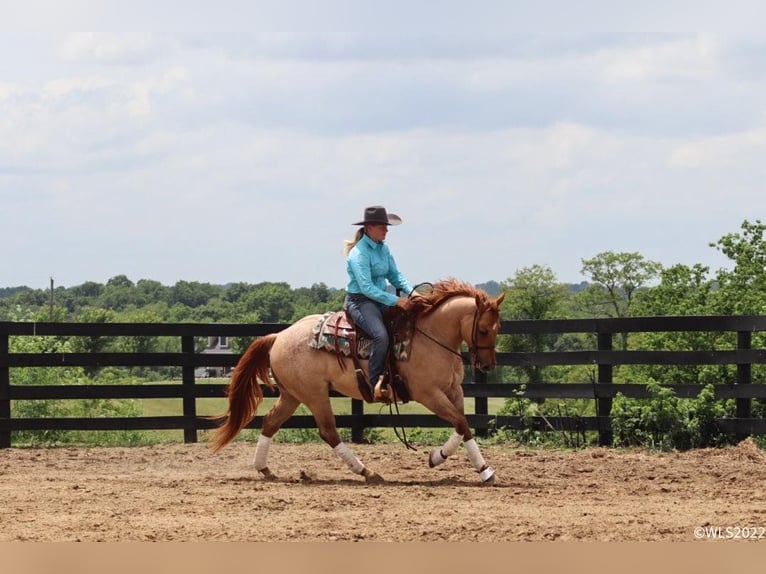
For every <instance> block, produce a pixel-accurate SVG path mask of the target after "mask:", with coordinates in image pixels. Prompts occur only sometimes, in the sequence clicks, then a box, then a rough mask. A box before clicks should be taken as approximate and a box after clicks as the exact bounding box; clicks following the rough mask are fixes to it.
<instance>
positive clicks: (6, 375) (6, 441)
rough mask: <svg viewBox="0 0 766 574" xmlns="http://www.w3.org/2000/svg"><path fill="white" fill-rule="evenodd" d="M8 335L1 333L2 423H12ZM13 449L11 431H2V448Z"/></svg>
mask: <svg viewBox="0 0 766 574" xmlns="http://www.w3.org/2000/svg"><path fill="white" fill-rule="evenodd" d="M8 350H9V345H8V333H0V421H7V422H8V423H9V424H10V422H11V368H10V367H9V363H10V361H9V357H8ZM10 447H11V429H10V426H9V427H8V428H7V429H3V430H0V448H10Z"/></svg>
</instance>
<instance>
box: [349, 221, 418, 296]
mask: <svg viewBox="0 0 766 574" xmlns="http://www.w3.org/2000/svg"><path fill="white" fill-rule="evenodd" d="M346 271H348V278H349V280H348V286H347V287H346V292H347V293H354V294H359V293H361V294H362V295H365V296H366V297H369V298H370V299H372V300H373V301H377V302H378V303H383V304H384V305H388V306H389V307H391V306H393V305H396V301H397V297H396V295H394V294H393V293H389V292H388V291H386V280H388V282H389V283H391V284H392V285H393V286H394V287H397V288H399V289H401V290H402V291H403V292H404V294H406V295H409V294H410V292H411V291H412V286H411V285H410V284H409V282H408V281H407V280H406V279H405V278H404V276H403V275H402V274H401V272H400V271H399V268H398V267H397V266H396V261H394V256H393V255H391V251H390V250H389V249H388V245H386V244H385V243H384V242H383V241H381V242H380V243H376V242H374V241H373V240H372V239H370V238H369V237H368V236H367V235H364V236H362V239H360V240H359V243H357V244H356V245H355V246H354V248H353V249H352V250H351V252H350V253H349V254H348V258H347V259H346Z"/></svg>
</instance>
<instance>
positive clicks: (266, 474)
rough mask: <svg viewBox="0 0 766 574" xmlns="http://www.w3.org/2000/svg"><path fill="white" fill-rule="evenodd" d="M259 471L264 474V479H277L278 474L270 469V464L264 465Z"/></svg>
mask: <svg viewBox="0 0 766 574" xmlns="http://www.w3.org/2000/svg"><path fill="white" fill-rule="evenodd" d="M258 472H260V473H261V474H262V475H263V479H264V480H276V479H277V475H276V474H274V473H273V472H271V471H270V470H269V467H268V466H264V467H263V468H261V469H259V470H258Z"/></svg>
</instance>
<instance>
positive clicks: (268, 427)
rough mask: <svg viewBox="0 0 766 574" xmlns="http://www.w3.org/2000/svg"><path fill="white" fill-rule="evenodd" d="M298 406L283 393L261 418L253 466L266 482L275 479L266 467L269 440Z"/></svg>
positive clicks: (289, 396)
mask: <svg viewBox="0 0 766 574" xmlns="http://www.w3.org/2000/svg"><path fill="white" fill-rule="evenodd" d="M300 404H301V403H300V401H299V400H298V399H296V398H295V397H293V396H292V395H289V394H287V393H286V392H284V391H283V392H281V393H280V395H279V398H278V399H277V402H276V403H274V406H273V407H271V410H270V411H269V412H268V413H266V415H265V416H264V417H263V424H262V425H261V435H260V436H259V437H258V444H257V445H256V447H255V458H254V459H253V464H254V465H255V468H256V470H258V472H260V473H261V474H262V475H263V477H264V478H266V479H268V480H274V479H276V476H275V475H274V474H273V473H272V472H271V470H269V467H268V466H267V459H268V456H269V447H270V446H271V439H272V437H273V436H274V435H275V434H276V432H277V431H278V430H279V429H280V428H281V427H282V425H283V424H285V422H286V421H287V419H289V418H290V417H291V416H293V413H294V412H295V409H297V408H298V405H300Z"/></svg>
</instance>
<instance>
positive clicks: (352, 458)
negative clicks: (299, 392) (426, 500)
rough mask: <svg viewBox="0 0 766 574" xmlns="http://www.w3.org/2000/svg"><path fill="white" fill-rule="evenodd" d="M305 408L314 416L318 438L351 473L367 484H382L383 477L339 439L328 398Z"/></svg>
mask: <svg viewBox="0 0 766 574" xmlns="http://www.w3.org/2000/svg"><path fill="white" fill-rule="evenodd" d="M307 406H308V408H309V410H311V412H312V414H313V415H314V420H315V421H316V423H317V427H318V428H319V436H320V437H322V440H324V441H325V442H326V443H327V444H328V445H330V447H332V450H333V452H335V454H336V455H337V456H338V458H340V459H341V460H342V461H343V462H345V463H346V466H348V467H349V468H350V469H351V472H353V473H354V474H359V475H362V476H363V477H364V480H365V482H367V483H368V484H378V483H381V482H383V477H382V476H380V475H379V474H378V473H376V472H374V471H371V470H370V469H369V468H367V467H366V466H364V464H362V462H361V461H360V460H359V459H358V458H357V457H356V455H355V454H354V453H353V452H352V451H351V449H350V448H349V447H348V445H347V444H346V443H344V442H343V441H342V440H341V439H340V435H339V434H338V428H337V427H336V426H335V415H333V413H332V408H331V407H330V398H329V397H326V398H324V399H323V400H321V401H319V402H317V403H314V404H310V405H307Z"/></svg>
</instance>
